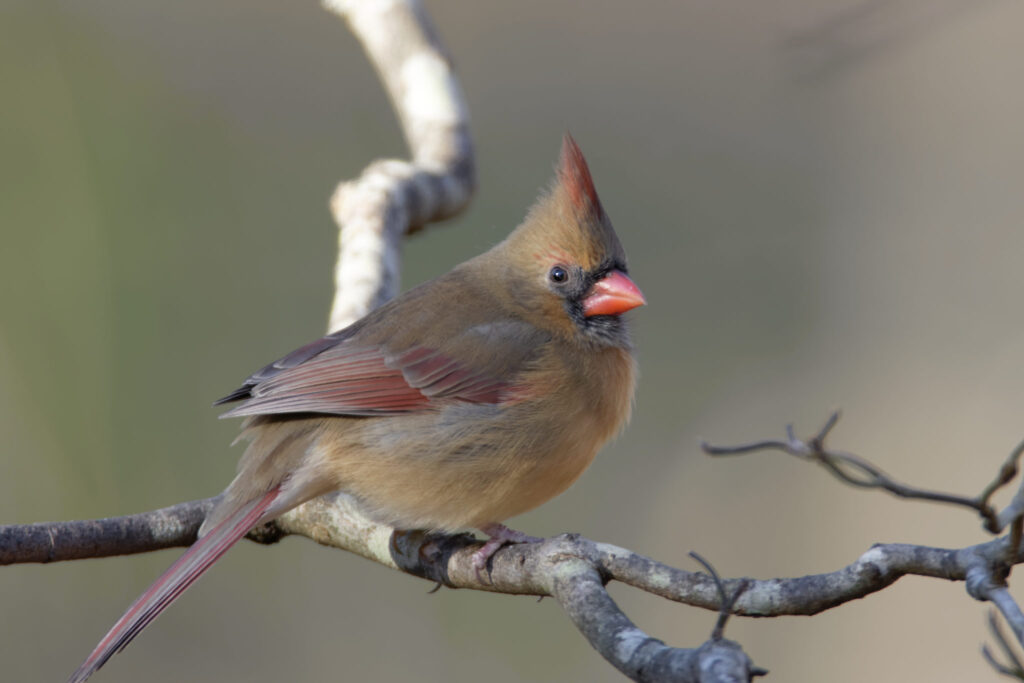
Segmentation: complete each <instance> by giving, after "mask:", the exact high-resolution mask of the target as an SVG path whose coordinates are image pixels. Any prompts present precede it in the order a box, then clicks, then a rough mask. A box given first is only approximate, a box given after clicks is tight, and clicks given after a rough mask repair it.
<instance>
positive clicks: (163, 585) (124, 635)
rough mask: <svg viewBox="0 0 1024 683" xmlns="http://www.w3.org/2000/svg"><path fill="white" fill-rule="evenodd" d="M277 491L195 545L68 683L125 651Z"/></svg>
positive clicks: (244, 531)
mask: <svg viewBox="0 0 1024 683" xmlns="http://www.w3.org/2000/svg"><path fill="white" fill-rule="evenodd" d="M279 493H280V488H274V489H272V490H271V491H269V492H268V493H267V494H266V495H264V496H263V497H262V498H257V499H256V500H254V501H251V502H249V503H246V504H245V505H243V506H242V507H241V508H239V509H238V510H236V511H235V512H234V513H233V514H231V515H229V516H228V517H227V518H226V519H225V520H224V521H222V522H221V523H220V524H218V525H217V526H215V527H214V528H213V529H211V530H210V532H209V533H208V534H206V535H205V536H203V537H202V538H201V539H199V540H198V541H196V542H195V544H194V545H193V546H192V547H191V548H189V549H188V551H187V552H186V553H185V554H184V555H182V556H181V557H180V558H178V561H177V562H175V563H174V564H172V565H171V566H170V568H169V569H168V570H167V571H166V572H164V573H163V575H162V576H161V577H160V578H159V579H157V580H156V581H155V582H154V583H153V585H152V586H150V587H149V588H148V589H146V592H145V593H143V594H142V595H141V596H139V598H138V599H137V600H136V601H135V602H133V603H132V605H131V607H129V608H128V611H127V612H125V613H124V615H122V616H121V618H120V619H118V620H117V623H116V624H114V626H113V627H112V628H111V629H110V631H108V632H107V635H105V636H104V637H103V640H101V641H100V642H99V644H98V645H97V646H96V648H95V649H93V651H92V654H90V655H89V657H88V658H87V659H86V660H85V661H84V662H82V665H81V666H80V667H78V669H76V670H75V673H73V674H71V678H69V679H68V683H83V681H85V680H86V679H87V678H89V676H91V675H93V674H94V673H95V672H96V671H97V670H99V668H100V667H102V666H103V665H104V664H106V662H107V660H108V659H110V658H111V657H112V656H114V655H115V654H117V653H118V652H120V651H121V650H123V649H124V648H125V647H127V645H128V643H130V642H131V641H132V639H133V638H135V636H137V635H139V633H140V632H141V631H142V629H144V628H146V626H148V625H149V624H150V623H151V622H152V621H153V620H154V619H156V618H157V616H159V614H160V613H161V612H163V611H164V610H165V609H167V607H169V606H170V604H171V603H172V602H174V601H175V600H176V599H177V598H178V596H180V595H181V594H182V593H184V592H185V589H187V588H188V587H189V586H191V585H192V584H193V583H195V580H196V579H198V578H199V577H200V576H202V575H203V573H204V572H205V571H206V570H207V569H209V568H210V566H211V565H213V563H214V562H216V561H217V560H218V559H219V558H220V556H221V555H223V554H224V553H226V552H227V551H228V549H229V548H231V546H233V545H234V544H235V543H236V542H237V541H238V540H239V539H240V538H242V537H243V536H245V535H246V534H247V533H249V530H250V529H252V528H253V527H254V526H256V525H257V524H258V523H259V522H260V521H261V520H262V517H263V514H264V513H265V512H266V511H267V508H269V507H270V505H271V503H273V502H274V499H275V498H277V496H278V494H279Z"/></svg>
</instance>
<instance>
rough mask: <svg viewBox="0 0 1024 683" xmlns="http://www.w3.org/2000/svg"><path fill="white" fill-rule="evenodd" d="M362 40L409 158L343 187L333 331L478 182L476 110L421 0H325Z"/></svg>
mask: <svg viewBox="0 0 1024 683" xmlns="http://www.w3.org/2000/svg"><path fill="white" fill-rule="evenodd" d="M324 7H326V8H327V9H328V10H329V11H331V12H334V13H335V14H338V15H339V16H340V17H342V18H343V19H344V20H345V21H346V22H347V23H348V26H349V28H350V29H351V31H352V33H354V34H355V35H356V37H357V38H358V39H359V41H360V42H361V43H362V44H363V49H364V50H365V51H366V54H367V56H368V57H369V58H370V61H371V62H373V65H374V68H375V69H376V70H377V74H378V75H379V76H380V79H381V81H382V82H383V83H384V86H385V89H386V90H387V93H388V97H389V98H390V100H391V104H392V106H393V107H394V108H395V111H396V113H397V114H398V120H399V123H400V125H401V127H402V133H403V134H404V135H405V139H406V141H407V142H408V143H409V148H410V149H411V151H412V160H411V161H405V160H402V159H381V160H378V161H375V162H373V163H372V164H370V165H369V166H368V167H367V168H366V170H364V171H363V173H362V175H361V176H360V177H359V178H357V179H356V180H351V181H345V182H342V183H340V184H339V185H338V188H337V189H336V190H335V191H334V196H333V197H332V198H331V212H332V213H333V215H334V220H335V222H336V223H337V224H338V227H339V228H340V233H339V237H338V264H337V267H336V268H335V271H334V292H335V295H334V303H333V305H332V306H331V313H330V319H329V320H330V322H329V323H328V329H329V331H333V330H338V329H341V328H342V327H345V326H346V325H349V324H350V323H353V322H355V321H356V320H358V319H359V318H362V317H363V316H364V315H366V314H367V313H369V312H370V311H371V310H373V309H374V308H376V307H377V306H380V305H381V304H383V303H384V302H385V301H387V300H388V299H390V298H392V297H393V296H394V295H395V294H396V293H397V292H398V282H399V271H400V266H401V258H400V257H401V244H402V237H403V236H404V235H405V234H406V233H408V232H414V231H416V230H419V229H420V228H422V227H423V226H425V225H426V224H427V223H430V222H432V221H438V220H442V219H445V218H449V217H451V216H454V215H455V214H457V213H459V212H460V211H462V209H464V208H465V207H466V205H467V204H468V203H469V199H470V197H471V196H472V194H473V189H474V186H475V184H476V171H475V167H474V163H473V142H472V139H471V138H470V134H469V113H468V110H467V107H466V104H465V98H464V97H463V95H462V91H461V89H460V88H459V82H458V80H457V79H456V77H455V73H454V71H453V70H452V66H451V63H450V61H449V59H448V57H447V56H446V54H445V51H444V47H443V46H442V45H441V41H440V39H439V38H438V35H437V31H436V29H435V28H434V27H433V25H432V24H431V22H430V18H429V16H428V15H427V13H426V11H425V10H424V9H423V7H422V5H421V4H420V3H419V2H418V1H417V0H406V1H404V2H393V1H390V0H363V1H360V2H349V1H345V0H325V2H324Z"/></svg>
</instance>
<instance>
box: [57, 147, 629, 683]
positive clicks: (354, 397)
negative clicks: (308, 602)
mask: <svg viewBox="0 0 1024 683" xmlns="http://www.w3.org/2000/svg"><path fill="white" fill-rule="evenodd" d="M643 303H644V298H643V295H642V294H641V293H640V290H639V289H637V287H636V285H634V284H633V282H632V281H631V280H630V279H629V277H627V276H626V255H625V252H624V251H623V249H622V245H621V244H619V239H618V237H617V236H616V235H615V231H614V230H613V229H612V225H611V222H610V221H609V219H608V216H607V215H606V214H605V212H604V210H603V209H602V208H601V202H600V201H599V200H598V198H597V192H596V191H595V189H594V182H593V180H591V177H590V171H589V170H588V169H587V164H586V161H584V159H583V155H582V154H581V152H580V149H579V147H577V146H576V143H575V141H573V139H572V138H571V137H570V136H569V135H568V134H567V135H566V136H565V139H564V140H563V143H562V154H561V159H560V161H559V165H558V172H557V177H556V181H555V183H554V185H553V187H552V189H551V190H550V191H549V192H548V193H547V194H546V195H545V196H543V197H542V198H541V199H540V200H539V201H538V202H537V204H536V205H535V206H534V207H533V209H532V210H531V211H530V213H529V215H528V216H527V217H526V220H525V221H524V222H523V224H522V225H520V226H519V227H518V228H516V230H515V231H513V232H512V234H511V235H510V236H509V237H508V239H506V240H505V241H504V242H502V243H501V244H498V245H497V246H495V247H494V248H493V249H491V250H490V251H488V252H486V253H485V254H482V255H480V256H477V257H476V258H474V259H472V260H470V261H467V262H466V263H463V264H462V265H460V266H457V267H456V268H455V269H454V270H452V271H451V272H449V273H448V274H446V275H442V276H441V277H439V278H437V279H436V280H432V281H430V282H427V283H426V284H423V285H420V286H419V287H416V288H415V289H412V290H410V291H408V292H406V293H405V294H403V295H401V296H399V297H398V298H396V299H394V300H392V301H391V302H389V303H387V304H386V305H384V306H382V307H381V308H379V309H377V310H375V311H373V312H372V313H370V314H369V315H367V316H366V317H365V318H363V319H362V320H359V321H358V322H356V323H354V324H352V325H351V326H349V327H347V328H345V329H343V330H340V331H338V332H335V333H334V334H330V335H328V336H326V337H324V338H323V339H320V340H318V341H315V342H313V343H311V344H308V345H306V346H304V347H302V348H301V349H298V350H297V351H294V352H292V353H290V354H288V355H287V356H285V357H284V358H282V359H281V360H279V361H277V362H275V363H272V364H270V365H268V366H267V367H265V368H263V369H262V370H260V371H259V372H257V373H256V374H254V375H252V376H251V377H250V378H249V379H247V380H246V381H245V383H244V384H243V385H242V387H241V388H240V389H237V390H235V391H234V392H232V393H231V394H229V395H228V396H226V397H224V398H222V399H221V400H220V401H218V402H217V403H227V402H230V401H243V403H241V404H240V405H239V406H238V407H236V408H234V409H232V410H230V411H229V412H227V413H225V415H224V417H235V416H246V418H247V419H246V421H245V422H244V423H243V425H242V429H243V432H242V436H243V437H244V438H245V439H247V440H248V441H249V446H248V448H247V449H246V451H245V454H244V455H243V456H242V459H241V462H240V464H239V472H238V476H237V477H235V480H234V481H232V482H231V484H230V485H229V486H228V488H227V490H226V491H225V492H224V496H223V498H222V500H221V501H220V503H219V504H218V505H217V507H216V508H214V510H213V511H212V512H211V514H210V516H209V517H208V518H207V520H206V522H205V523H204V524H203V527H202V529H201V530H200V532H199V540H198V541H196V543H195V544H194V545H193V546H192V547H191V548H190V549H189V550H188V552H186V553H185V554H184V555H183V556H182V557H181V558H180V559H179V560H178V561H177V562H176V563H175V564H174V565H172V566H171V568H170V569H168V570H167V572H166V573H164V575H163V576H161V577H160V578H159V579H157V581H156V583H154V584H153V585H152V586H151V587H150V588H149V590H147V591H146V592H145V593H144V594H143V595H142V596H141V597H140V598H139V599H138V600H136V601H135V603H134V604H133V605H132V606H131V607H130V608H129V609H128V611H127V612H126V613H125V614H124V616H122V617H121V619H120V620H118V622H117V623H116V624H115V625H114V627H113V628H112V629H110V632H109V633H107V635H106V636H105V637H104V638H103V640H102V641H100V643H99V645H97V646H96V649H95V650H93V652H92V654H91V655H89V658H88V659H86V660H85V662H84V663H83V664H82V665H81V666H80V667H79V668H78V670H77V671H75V673H74V674H73V675H72V676H71V679H70V681H72V682H78V681H84V680H85V679H87V678H88V677H89V676H90V675H91V674H92V673H93V672H94V671H96V670H97V669H99V668H100V667H101V666H103V664H104V663H105V662H106V661H107V660H108V659H109V658H110V657H111V655H113V654H114V653H115V652H117V651H119V650H120V649H121V648H123V647H125V646H126V645H127V644H128V643H129V642H130V641H131V640H132V638H134V637H135V636H136V635H138V633H139V631H141V630H142V629H143V628H145V627H146V625H147V624H149V623H150V622H151V621H152V620H153V619H155V618H156V616H157V615H158V614H159V613H160V612H162V611H163V610H164V609H165V608H166V607H167V606H168V605H170V604H171V602H173V601H174V600H175V598H177V597H178V596H179V595H180V594H181V593H182V592H183V591H184V590H185V589H186V588H188V586H190V585H191V584H192V582H194V581H195V580H196V579H197V578H199V576H200V575H201V574H202V573H203V572H204V571H206V569H207V568H209V567H210V566H211V565H212V564H213V563H214V562H215V561H216V560H217V558H219V557H220V556H221V555H223V554H224V553H225V552H226V551H227V550H228V548H230V547H231V546H232V545H233V544H234V543H235V542H236V541H238V540H239V539H240V538H242V537H243V536H245V534H246V533H248V531H249V530H250V529H252V528H253V527H255V526H256V525H258V524H262V523H264V522H267V521H269V520H272V519H274V518H275V517H277V516H279V515H281V514H282V513H283V512H285V511H286V510H289V509H290V508H293V507H295V506H296V505H299V504H300V503H303V502H305V501H307V500H310V499H311V498H314V497H316V496H319V495H322V494H324V493H327V492H329V491H335V490H341V491H344V492H346V493H348V494H350V495H352V496H354V497H355V498H356V499H357V500H358V501H359V502H360V503H361V504H362V507H363V508H364V509H365V510H366V512H367V513H368V514H369V515H370V516H372V517H374V518H375V519H377V520H379V521H381V522H384V523H387V524H390V525H392V526H395V527H397V528H402V529H442V530H447V531H454V530H457V529H464V528H467V527H475V528H478V529H480V530H482V531H484V533H486V534H488V535H489V536H490V537H491V538H490V540H489V541H488V542H487V543H486V544H485V545H484V546H483V547H482V548H481V549H480V550H478V551H477V552H476V553H475V555H474V558H473V560H474V565H475V566H476V567H477V569H478V571H479V570H481V569H483V568H484V567H486V563H487V560H488V558H489V557H490V555H492V554H493V553H494V552H495V551H496V550H497V549H498V548H499V547H500V546H501V545H502V544H503V543H507V542H523V541H527V540H532V539H530V537H528V536H525V535H524V534H520V533H519V532H515V531H512V530H511V529H508V528H506V527H504V526H502V525H501V524H500V522H501V521H502V520H505V519H507V518H509V517H512V516H514V515H517V514H519V513H521V512H526V511H527V510H530V509H532V508H534V507H536V506H538V505H540V504H541V503H543V502H545V501H547V500H549V499H551V498H553V497H554V496H556V495H558V494H559V493H561V492H562V491H564V490H565V489H566V488H568V487H569V485H570V484H572V482H573V481H575V480H576V478H577V477H579V476H580V474H581V473H582V472H583V470H584V469H585V468H586V467H587V465H589V464H590V462H591V460H593V458H594V455H595V454H596V453H597V451H598V449H599V448H600V447H601V446H602V445H603V444H604V443H605V442H606V441H607V440H608V439H609V438H610V437H611V436H612V435H613V434H615V433H616V432H617V431H618V430H619V428H620V427H621V426H622V425H623V424H624V423H625V421H626V420H627V419H628V417H629V413H630V407H631V403H632V399H633V385H634V362H633V357H632V354H631V347H630V342H629V335H628V333H627V329H626V322H625V320H623V319H622V317H621V314H622V313H624V312H625V311H628V310H630V309H632V308H635V307H637V306H640V305H642V304H643Z"/></svg>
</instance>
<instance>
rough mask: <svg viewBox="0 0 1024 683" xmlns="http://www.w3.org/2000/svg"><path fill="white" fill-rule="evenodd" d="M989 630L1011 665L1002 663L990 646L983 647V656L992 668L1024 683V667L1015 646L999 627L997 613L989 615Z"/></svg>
mask: <svg viewBox="0 0 1024 683" xmlns="http://www.w3.org/2000/svg"><path fill="white" fill-rule="evenodd" d="M988 628H989V630H990V631H991V632H992V635H993V636H994V637H995V639H996V642H997V643H999V649H1000V650H1002V652H1003V655H1004V656H1005V657H1006V658H1007V659H1008V660H1009V662H1010V664H1009V665H1006V664H1002V663H1000V662H999V661H998V660H997V659H996V658H995V656H994V655H993V654H992V652H991V651H990V650H989V649H988V645H983V646H982V648H981V654H982V655H984V656H985V659H986V660H987V661H988V663H989V664H990V665H992V668H993V669H995V670H996V671H998V672H999V673H1001V674H1003V675H1004V676H1009V677H1010V678H1016V679H1017V680H1022V681H1024V665H1022V664H1021V661H1020V658H1019V657H1018V656H1017V653H1016V652H1014V650H1013V646H1012V645H1010V642H1009V641H1008V640H1007V639H1006V635H1005V634H1004V633H1003V629H1002V627H1001V626H1000V625H999V620H998V619H997V618H996V613H995V612H991V611H990V612H989V613H988Z"/></svg>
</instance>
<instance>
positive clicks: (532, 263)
mask: <svg viewBox="0 0 1024 683" xmlns="http://www.w3.org/2000/svg"><path fill="white" fill-rule="evenodd" d="M498 249H500V251H501V252H502V254H503V256H504V257H505V261H506V263H507V264H508V266H509V268H510V272H509V278H508V281H509V282H510V287H511V290H510V291H509V295H510V296H511V298H512V299H513V301H514V302H515V304H516V307H517V308H519V309H520V311H521V312H522V313H523V315H524V317H526V318H528V319H530V320H531V321H532V322H534V324H537V325H538V326H540V327H542V328H544V329H548V330H549V331H551V332H552V333H555V334H561V335H564V336H568V337H571V338H574V339H577V340H579V341H582V342H585V343H596V344H600V345H612V346H623V347H625V346H628V345H629V337H628V333H627V331H626V327H625V321H624V320H623V319H622V317H621V316H622V314H623V313H625V312H626V311H629V310H631V309H633V308H636V307H637V306H642V305H643V304H644V303H645V301H644V296H643V294H641V292H640V289H639V288H638V287H637V286H636V285H635V284H633V281H632V280H630V278H629V276H628V275H627V272H628V270H627V266H626V252H625V251H624V250H623V248H622V244H621V243H620V242H619V238H618V236H617V235H616V234H615V230H614V229H613V228H612V223H611V220H610V219H609V218H608V215H607V214H606V213H605V211H604V208H603V207H602V206H601V201H600V199H598V196H597V190H596V189H595V188H594V181H593V178H591V176H590V169H588V168H587V162H586V160H584V158H583V153H582V152H581V151H580V148H579V146H578V145H577V144H576V141H575V140H573V139H572V136H570V135H569V134H568V133H566V135H565V138H564V139H563V140H562V153H561V155H560V157H559V161H558V166H557V169H556V175H555V181H554V183H553V184H552V186H551V188H550V189H549V190H548V192H547V193H546V194H545V195H544V196H542V197H541V198H540V200H538V202H537V203H536V204H535V205H534V206H533V208H532V209H531V210H530V212H529V214H528V215H527V217H526V220H525V221H523V223H522V225H520V226H519V227H518V228H516V230H515V231H514V232H513V233H512V234H511V235H510V236H509V237H508V239H507V240H505V242H503V243H502V244H501V245H499V247H498Z"/></svg>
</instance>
